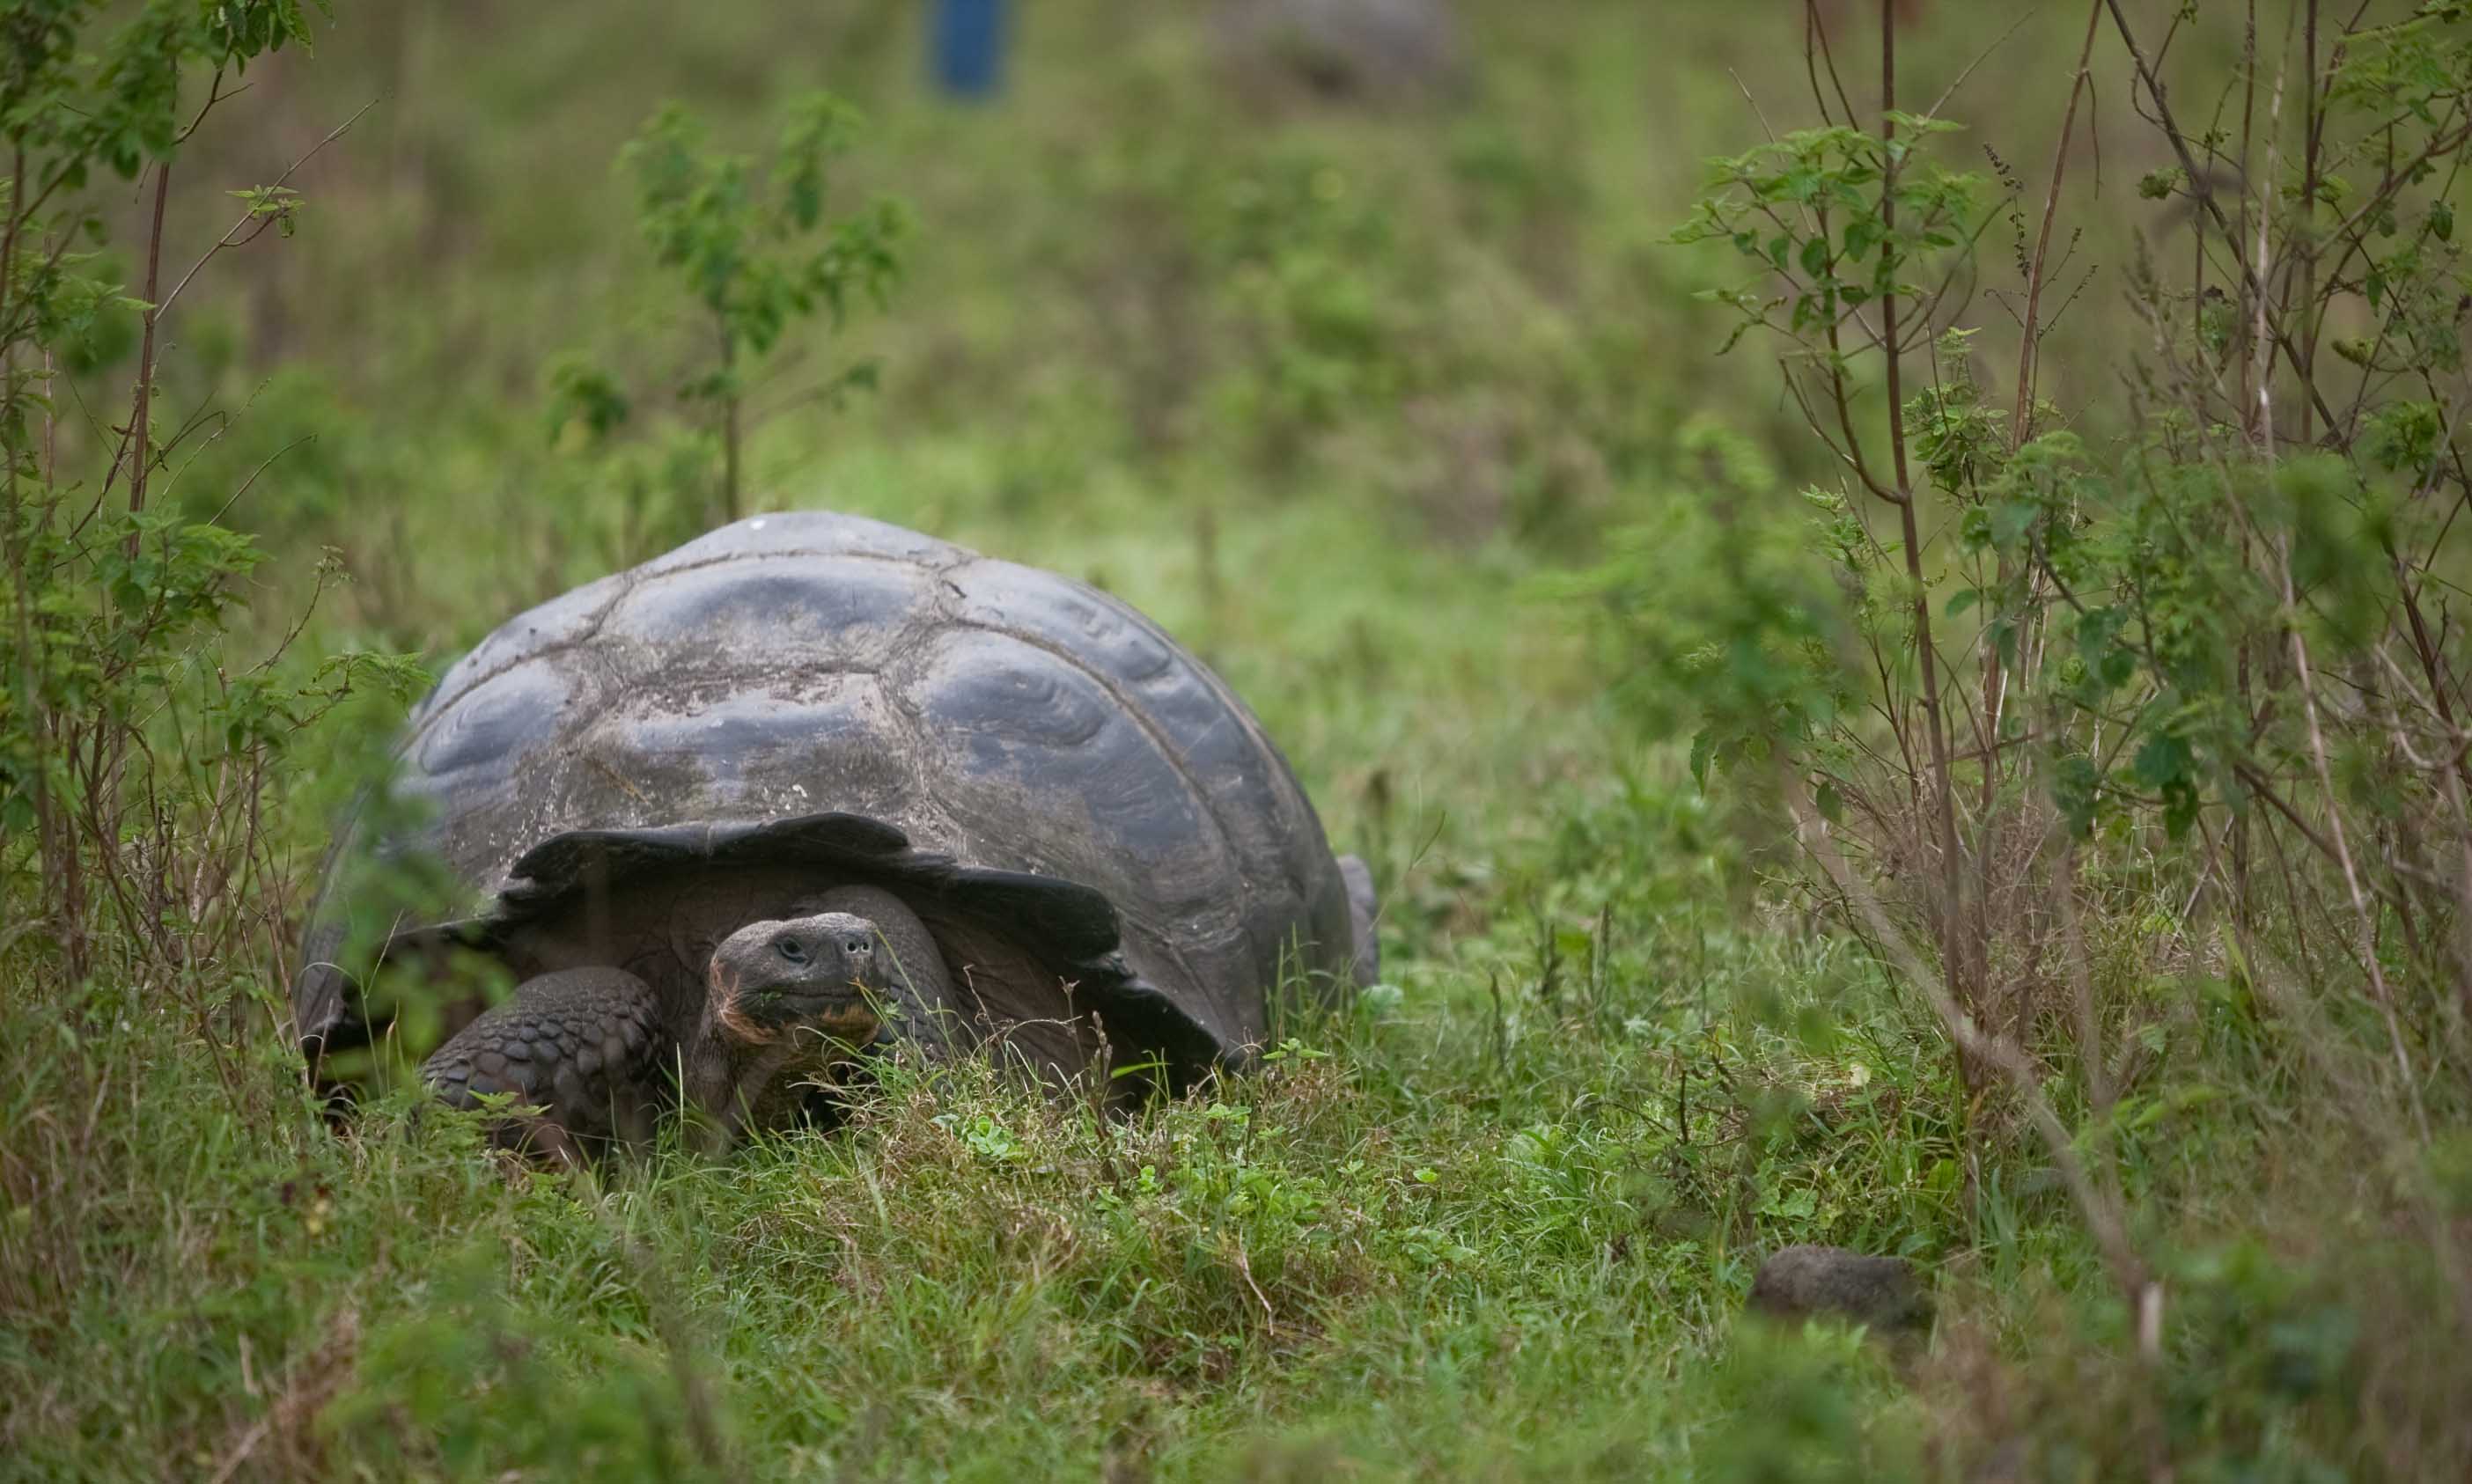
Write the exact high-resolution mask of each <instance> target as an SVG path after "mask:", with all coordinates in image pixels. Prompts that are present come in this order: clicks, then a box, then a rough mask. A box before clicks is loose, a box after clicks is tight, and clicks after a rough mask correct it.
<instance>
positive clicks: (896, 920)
mask: <svg viewBox="0 0 2472 1484" xmlns="http://www.w3.org/2000/svg"><path fill="white" fill-rule="evenodd" d="M792 910H793V911H795V912H847V913H849V914H850V915H851V916H853V917H864V918H866V919H867V920H868V921H869V922H872V923H873V924H875V930H876V933H877V935H878V936H879V937H880V938H881V939H882V940H883V945H884V950H885V951H886V952H888V953H889V954H891V962H890V963H888V964H886V965H885V967H886V969H887V970H888V971H889V973H888V975H887V978H889V979H890V981H891V990H892V994H891V998H892V1001H893V1004H892V1005H891V1009H892V1010H893V1011H894V1012H896V1013H897V1015H898V1017H899V1018H898V1020H896V1021H894V1023H893V1024H892V1025H891V1031H892V1033H893V1034H894V1035H895V1036H897V1037H900V1038H903V1039H907V1040H909V1041H912V1042H915V1044H916V1045H917V1046H918V1047H919V1048H922V1049H923V1050H925V1051H926V1052H927V1053H928V1054H929V1055H930V1056H941V1055H943V1054H944V1052H946V1051H947V1050H949V1049H950V1048H952V1047H953V1046H954V1045H955V1044H956V1043H957V1042H961V1041H963V1040H965V1039H967V1038H966V1037H965V1036H964V1034H963V1025H962V1024H961V1012H960V1009H959V1006H958V1002H957V1001H955V999H954V996H953V979H952V975H951V973H950V971H949V970H947V969H946V968H945V965H944V954H943V951H942V950H941V949H939V948H938V947H937V946H936V939H935V937H934V935H933V934H931V933H929V932H928V930H927V925H926V924H925V923H923V922H920V921H919V920H918V914H917V913H915V912H914V911H912V910H911V909H910V908H909V907H908V906H907V905H905V904H904V903H903V902H902V900H901V899H900V898H899V897H896V896H894V895H893V894H892V893H891V892H890V891H887V890H885V889H884V888H883V887H881V886H835V887H833V888H832V889H831V890H829V891H820V892H818V893H817V894H815V895H814V896H812V897H801V898H799V899H798V902H797V905H796V907H793V908H792Z"/></svg>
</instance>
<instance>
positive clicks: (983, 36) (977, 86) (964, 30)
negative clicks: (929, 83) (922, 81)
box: [933, 0, 1011, 98]
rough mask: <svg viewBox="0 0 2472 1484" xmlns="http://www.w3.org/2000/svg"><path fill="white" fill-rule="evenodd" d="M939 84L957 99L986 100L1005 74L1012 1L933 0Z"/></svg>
mask: <svg viewBox="0 0 2472 1484" xmlns="http://www.w3.org/2000/svg"><path fill="white" fill-rule="evenodd" d="M934 3H935V6H936V15H935V35H934V39H933V49H934V50H933V57H934V62H933V64H934V67H935V71H936V81H937V82H938V83H939V84H940V85H941V86H942V87H943V89H944V91H946V92H948V93H951V94H952V95H954V96H955V97H957V98H985V97H986V96H987V95H989V94H991V93H993V92H994V91H995V90H996V86H997V83H998V82H1000V81H1002V77H1003V73H1004V52H1005V22H1006V19H1007V17H1006V14H1005V12H1007V11H1008V10H1010V8H1011V7H1010V4H1009V0H934Z"/></svg>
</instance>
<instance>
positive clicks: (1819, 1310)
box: [1751, 1245, 1931, 1334]
mask: <svg viewBox="0 0 2472 1484" xmlns="http://www.w3.org/2000/svg"><path fill="white" fill-rule="evenodd" d="M1751 1307H1752V1308H1753V1309H1755V1310H1757V1311H1758V1312H1760V1313H1763V1314H1766V1315H1768V1316H1770V1317H1771V1318H1773V1319H1782V1320H1785V1321H1787V1322H1789V1323H1797V1324H1798V1323H1800V1322H1801V1321H1803V1320H1805V1319H1810V1318H1815V1317H1820V1316H1830V1317H1836V1318H1842V1319H1850V1320H1852V1321H1854V1322H1855V1323H1857V1324H1861V1325H1864V1326H1866V1327H1867V1328H1868V1329H1870V1330H1871V1331H1873V1332H1874V1333H1879V1334H1894V1333H1898V1332H1902V1331H1922V1330H1927V1329H1929V1328H1930V1327H1931V1300H1930V1297H1929V1296H1928V1295H1926V1294H1925V1293H1924V1292H1923V1291H1922V1288H1921V1285H1920V1284H1918V1283H1917V1282H1916V1281H1915V1278H1914V1269H1913V1264H1912V1263H1910V1262H1908V1261H1907V1260H1905V1259H1903V1258H1875V1257H1872V1256H1870V1255H1869V1254H1867V1253H1861V1252H1853V1251H1849V1250H1848V1249H1846V1248H1843V1247H1822V1246H1816V1245H1805V1246H1797V1247H1786V1248H1782V1249H1780V1250H1779V1251H1778V1252H1777V1253H1775V1254H1774V1255H1773V1256H1771V1258H1770V1259H1769V1260H1767V1261H1766V1262H1763V1263H1761V1264H1760V1271H1759V1276H1758V1277H1756V1278H1753V1279H1752V1280H1751Z"/></svg>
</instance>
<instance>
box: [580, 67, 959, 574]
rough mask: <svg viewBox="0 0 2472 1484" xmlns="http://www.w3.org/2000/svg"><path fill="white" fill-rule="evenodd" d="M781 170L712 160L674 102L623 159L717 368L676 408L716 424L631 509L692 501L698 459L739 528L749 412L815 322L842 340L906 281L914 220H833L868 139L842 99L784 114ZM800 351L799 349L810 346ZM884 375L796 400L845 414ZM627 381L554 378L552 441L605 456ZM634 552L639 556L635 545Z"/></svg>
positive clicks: (896, 209)
mask: <svg viewBox="0 0 2472 1484" xmlns="http://www.w3.org/2000/svg"><path fill="white" fill-rule="evenodd" d="M787 115H788V116H787V118H786V119H785V120H784V122H783V124H782V126H781V131H780V135H779V138H778V140H777V141H776V142H775V144H774V146H773V151H772V155H771V157H770V158H769V159H768V160H766V161H765V162H764V163H763V164H761V165H759V164H758V163H757V162H756V161H755V160H754V159H753V158H751V157H750V156H748V155H743V154H732V153H724V152H719V151H715V150H713V149H712V148H710V146H709V145H708V144H707V143H706V139H705V133H704V129H703V126H702V125H701V123H699V122H698V121H697V120H696V118H695V116H694V115H693V114H691V113H690V112H688V111H687V109H686V108H684V107H683V106H679V105H677V104H671V105H669V106H665V107H663V108H662V109H661V110H660V111H659V112H657V113H655V114H654V115H653V117H652V118H651V119H649V120H647V121H646V122H645V124H644V127H643V130H642V131H641V132H640V133H639V134H638V135H637V136H636V137H635V139H634V140H632V141H631V142H630V143H629V144H628V145H627V146H626V148H625V149H623V150H621V151H620V152H619V154H618V169H619V171H620V173H621V174H622V175H624V176H626V177H628V178H629V179H630V180H631V181H632V182H633V184H634V187H635V197H636V214H637V215H636V220H637V224H638V226H639V227H640V228H641V230H642V232H643V235H644V239H645V241H646V242H647V243H648V244H650V245H651V247H652V248H653V254H654V259H655V260H656V261H657V262H658V263H659V265H660V266H661V267H662V268H664V269H666V270H668V271H670V272H671V273H672V274H674V275H675V278H676V280H677V285H678V287H680V288H682V289H684V290H685V291H686V293H687V294H688V295H689V296H690V297H691V298H692V300H693V302H694V303H695V305H696V306H697V308H698V309H699V310H700V311H701V315H702V318H703V321H704V323H703V327H702V328H703V332H704V334H705V335H706V336H708V337H709V344H710V355H709V359H706V358H705V357H703V356H699V357H698V358H697V364H696V365H694V367H693V368H691V369H690V370H689V371H688V372H687V373H686V375H685V376H684V377H683V379H682V380H680V381H679V383H678V384H677V402H678V404H679V406H680V407H681V408H683V409H686V410H689V412H690V415H693V412H694V410H697V409H702V410H706V411H708V412H709V414H710V421H709V422H708V423H707V424H706V425H705V426H703V427H701V429H700V430H699V432H698V434H697V435H695V436H692V437H690V438H687V439H685V440H680V439H677V438H676V437H673V438H671V439H670V440H669V442H668V444H667V445H666V448H665V451H664V452H662V453H660V454H659V455H657V456H656V457H655V459H654V461H653V463H651V464H649V465H645V466H639V467H636V468H634V469H633V470H631V471H630V473H629V474H628V475H627V476H625V478H626V483H627V489H628V492H629V493H628V496H627V498H628V501H629V504H630V510H633V511H636V512H638V513H637V515H636V517H635V519H636V520H637V521H640V520H641V515H640V511H641V509H642V507H643V506H644V505H645V503H646V502H647V501H648V500H649V499H650V498H651V495H652V492H653V491H654V490H669V491H676V490H679V489H682V488H685V487H690V486H691V483H701V482H692V481H691V478H690V476H691V474H692V471H693V465H694V463H695V461H696V459H699V458H703V457H708V454H704V453H701V452H700V450H714V449H717V450H718V453H719V457H720V465H721V467H720V471H719V482H718V485H717V493H718V501H717V505H718V514H719V518H720V519H722V520H724V521H731V520H736V519H737V518H738V516H739V514H740V512H741V509H742V507H743V505H744V500H745V494H744V483H745V476H744V474H743V466H744V463H745V458H746V452H745V451H746V442H747V437H748V434H749V429H750V413H749V396H750V394H751V393H752V392H754V391H756V390H758V389H762V388H764V387H766V386H768V385H770V384H771V379H772V375H773V374H775V373H776V372H777V369H778V368H777V367H775V366H774V365H773V363H774V362H775V361H776V360H777V359H779V358H778V357H776V354H775V353H776V351H780V350H782V349H783V341H784V337H785V336H789V335H790V334H791V332H792V331H794V330H796V329H797V328H798V327H799V326H800V325H802V324H803V323H804V322H805V321H807V320H810V319H813V318H816V317H818V316H819V315H820V316H821V317H823V321H824V325H825V327H826V329H827V330H828V331H832V332H838V331H839V330H841V329H842V327H843V325H844V322H845V321H846V320H847V319H848V318H849V316H850V315H851V313H852V312H853V311H855V310H857V309H859V308H862V307H864V306H867V305H870V304H871V305H873V306H874V307H876V308H878V309H882V308H883V307H884V306H885V304H886V302H887V299H888V296H889V295H890V294H891V289H892V286H893V284H894V282H895V281H896V279H897V278H898V277H899V274H900V268H901V251H902V244H903V240H904V238H905V237H906V236H907V235H908V233H909V229H910V228H909V218H908V216H907V214H906V212H905V211H904V210H903V208H902V207H901V206H900V205H899V204H898V203H896V202H894V201H892V200H889V199H885V198H878V199H876V200H871V201H868V202H867V203H866V204H864V205H862V206H859V207H857V208H855V209H852V210H848V211H842V212H835V211H831V210H828V207H829V206H830V205H831V200H830V192H829V187H830V185H831V180H832V175H833V169H834V166H835V163H836V162H837V161H838V160H839V159H840V157H841V156H842V155H844V153H847V152H848V151H849V149H850V148H851V147H852V146H853V144H854V143H855V142H856V140H857V139H858V137H859V130H860V122H859V117H858V114H857V113H856V112H855V111H854V110H853V109H852V108H851V107H850V106H848V105H847V104H845V103H844V102H843V101H842V100H840V99H839V98H836V97H834V96H833V95H832V94H830V93H826V92H820V91H818V92H811V93H808V94H805V95H804V96H802V97H799V98H797V99H796V100H795V101H794V102H793V103H792V104H791V105H790V106H789V108H788V109H787ZM801 348H804V347H803V346H802V347H801ZM875 378H876V367H875V365H874V363H873V362H871V361H865V360H861V361H856V362H853V363H851V364H849V365H842V366H838V367H834V368H832V369H830V370H829V371H827V372H826V373H825V375H824V376H823V378H822V379H821V381H820V383H818V384H817V385H816V386H814V387H812V388H809V389H807V390H806V391H804V392H802V393H801V394H800V395H799V396H798V397H797V398H796V401H797V402H801V403H804V402H813V401H818V400H820V401H823V402H826V403H828V404H838V403H839V402H840V401H841V399H842V398H844V397H845V396H846V395H848V394H849V393H850V392H852V391H854V390H857V389H864V388H869V387H872V386H873V385H874V384H875ZM629 379H630V378H628V377H625V376H621V375H618V374H615V373H612V372H609V371H606V370H604V369H602V368H601V367H599V366H597V365H594V364H593V363H592V362H590V361H589V360H588V359H586V358H583V357H582V356H579V355H572V354H570V355H568V356H566V357H564V358H562V359H561V360H559V362H558V363H557V364H556V365H554V366H553V367H552V368H551V371H550V376H549V389H550V403H549V414H548V415H549V423H550V428H551V432H552V435H553V437H554V438H565V437H570V436H571V437H575V438H578V439H580V440H581V441H582V443H583V444H584V445H585V446H594V445H598V444H600V443H603V442H604V441H606V439H608V438H609V437H610V436H612V435H613V434H615V433H616V432H617V431H618V430H619V429H620V428H621V427H623V426H624V425H625V424H627V423H628V421H629V420H630V417H631V416H632V415H633V411H634V399H632V398H630V397H629V396H628V395H627V393H626V392H625V390H624V389H623V388H624V385H625V383H626V382H627V381H628V380H629ZM630 545H631V543H630Z"/></svg>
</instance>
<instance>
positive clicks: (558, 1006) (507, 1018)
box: [420, 968, 665, 1163]
mask: <svg viewBox="0 0 2472 1484" xmlns="http://www.w3.org/2000/svg"><path fill="white" fill-rule="evenodd" d="M655 1016H656V1009H655V1005H654V998H653V990H652V986H651V985H649V984H646V983H645V982H644V981H643V980H642V979H640V978H636V977H635V976H634V975H631V974H629V973H627V972H626V971H625V970H623V969H610V968H591V969H563V970H560V971H559V972H558V973H555V974H544V975H541V976H539V977H538V978H531V979H526V980H525V981H524V982H523V983H522V984H520V985H518V986H516V988H515V993H514V998H512V999H511V1000H509V1001H507V1002H506V1003H504V1004H502V1005H498V1006H496V1007H495V1008H493V1009H491V1010H488V1011H487V1012H486V1013H484V1014H483V1015H482V1016H481V1017H480V1018H479V1019H478V1020H475V1021H474V1022H472V1024H470V1025H466V1026H464V1027H463V1029H462V1030H461V1031H459V1032H457V1033H456V1035H455V1036H454V1038H453V1039H451V1040H449V1041H448V1042H447V1043H446V1044H445V1045H444V1046H442V1047H440V1048H438V1050H437V1052H436V1054H434V1055H432V1056H431V1057H430V1058H429V1060H428V1061H426V1062H424V1063H423V1064H422V1065H421V1069H420V1075H421V1080H422V1081H424V1082H426V1083H428V1084H429V1086H430V1087H431V1088H433V1089H434V1090H435V1091H436V1092H437V1094H438V1095H439V1096H440V1097H441V1098H443V1099H444V1100H445V1101H446V1102H447V1103H449V1104H450V1105H452V1106H454V1107H458V1108H470V1107H475V1106H478V1103H479V1100H480V1098H481V1097H483V1096H484V1095H490V1094H510V1093H511V1094H512V1095H514V1097H515V1100H516V1102H517V1103H519V1104H524V1105H537V1106H540V1107H541V1108H542V1112H541V1113H539V1114H537V1115H529V1116H525V1117H521V1118H516V1119H504V1120H501V1121H500V1122H499V1123H498V1124H497V1125H496V1126H494V1127H493V1128H492V1129H491V1130H490V1135H491V1137H492V1138H493V1139H494V1140H496V1141H497V1142H499V1143H500V1144H502V1145H504V1146H506V1147H508V1148H512V1149H518V1150H528V1151H530V1152H533V1153H537V1154H542V1155H546V1156H549V1157H551V1158H555V1159H559V1160H561V1161H564V1162H567V1163H575V1162H576V1161H578V1160H580V1159H581V1158H582V1145H583V1144H599V1143H604V1142H610V1141H613V1140H615V1141H619V1142H628V1143H637V1142H644V1141H645V1140H647V1139H648V1138H649V1137H650V1134H651V1122H652V1117H651V1114H652V1108H653V1105H654V1090H653V1086H652V1083H653V1079H654V1078H655V1077H656V1076H658V1075H659V1073H660V1072H661V1065H660V1058H661V1055H662V1052H663V1050H664V1049H665V1048H663V1047H662V1046H661V1045H660V1042H661V1038H660V1037H659V1036H658V1035H657V1034H656V1033H655V1029H654V1027H655V1025H656V1024H657V1022H656V1019H655Z"/></svg>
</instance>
